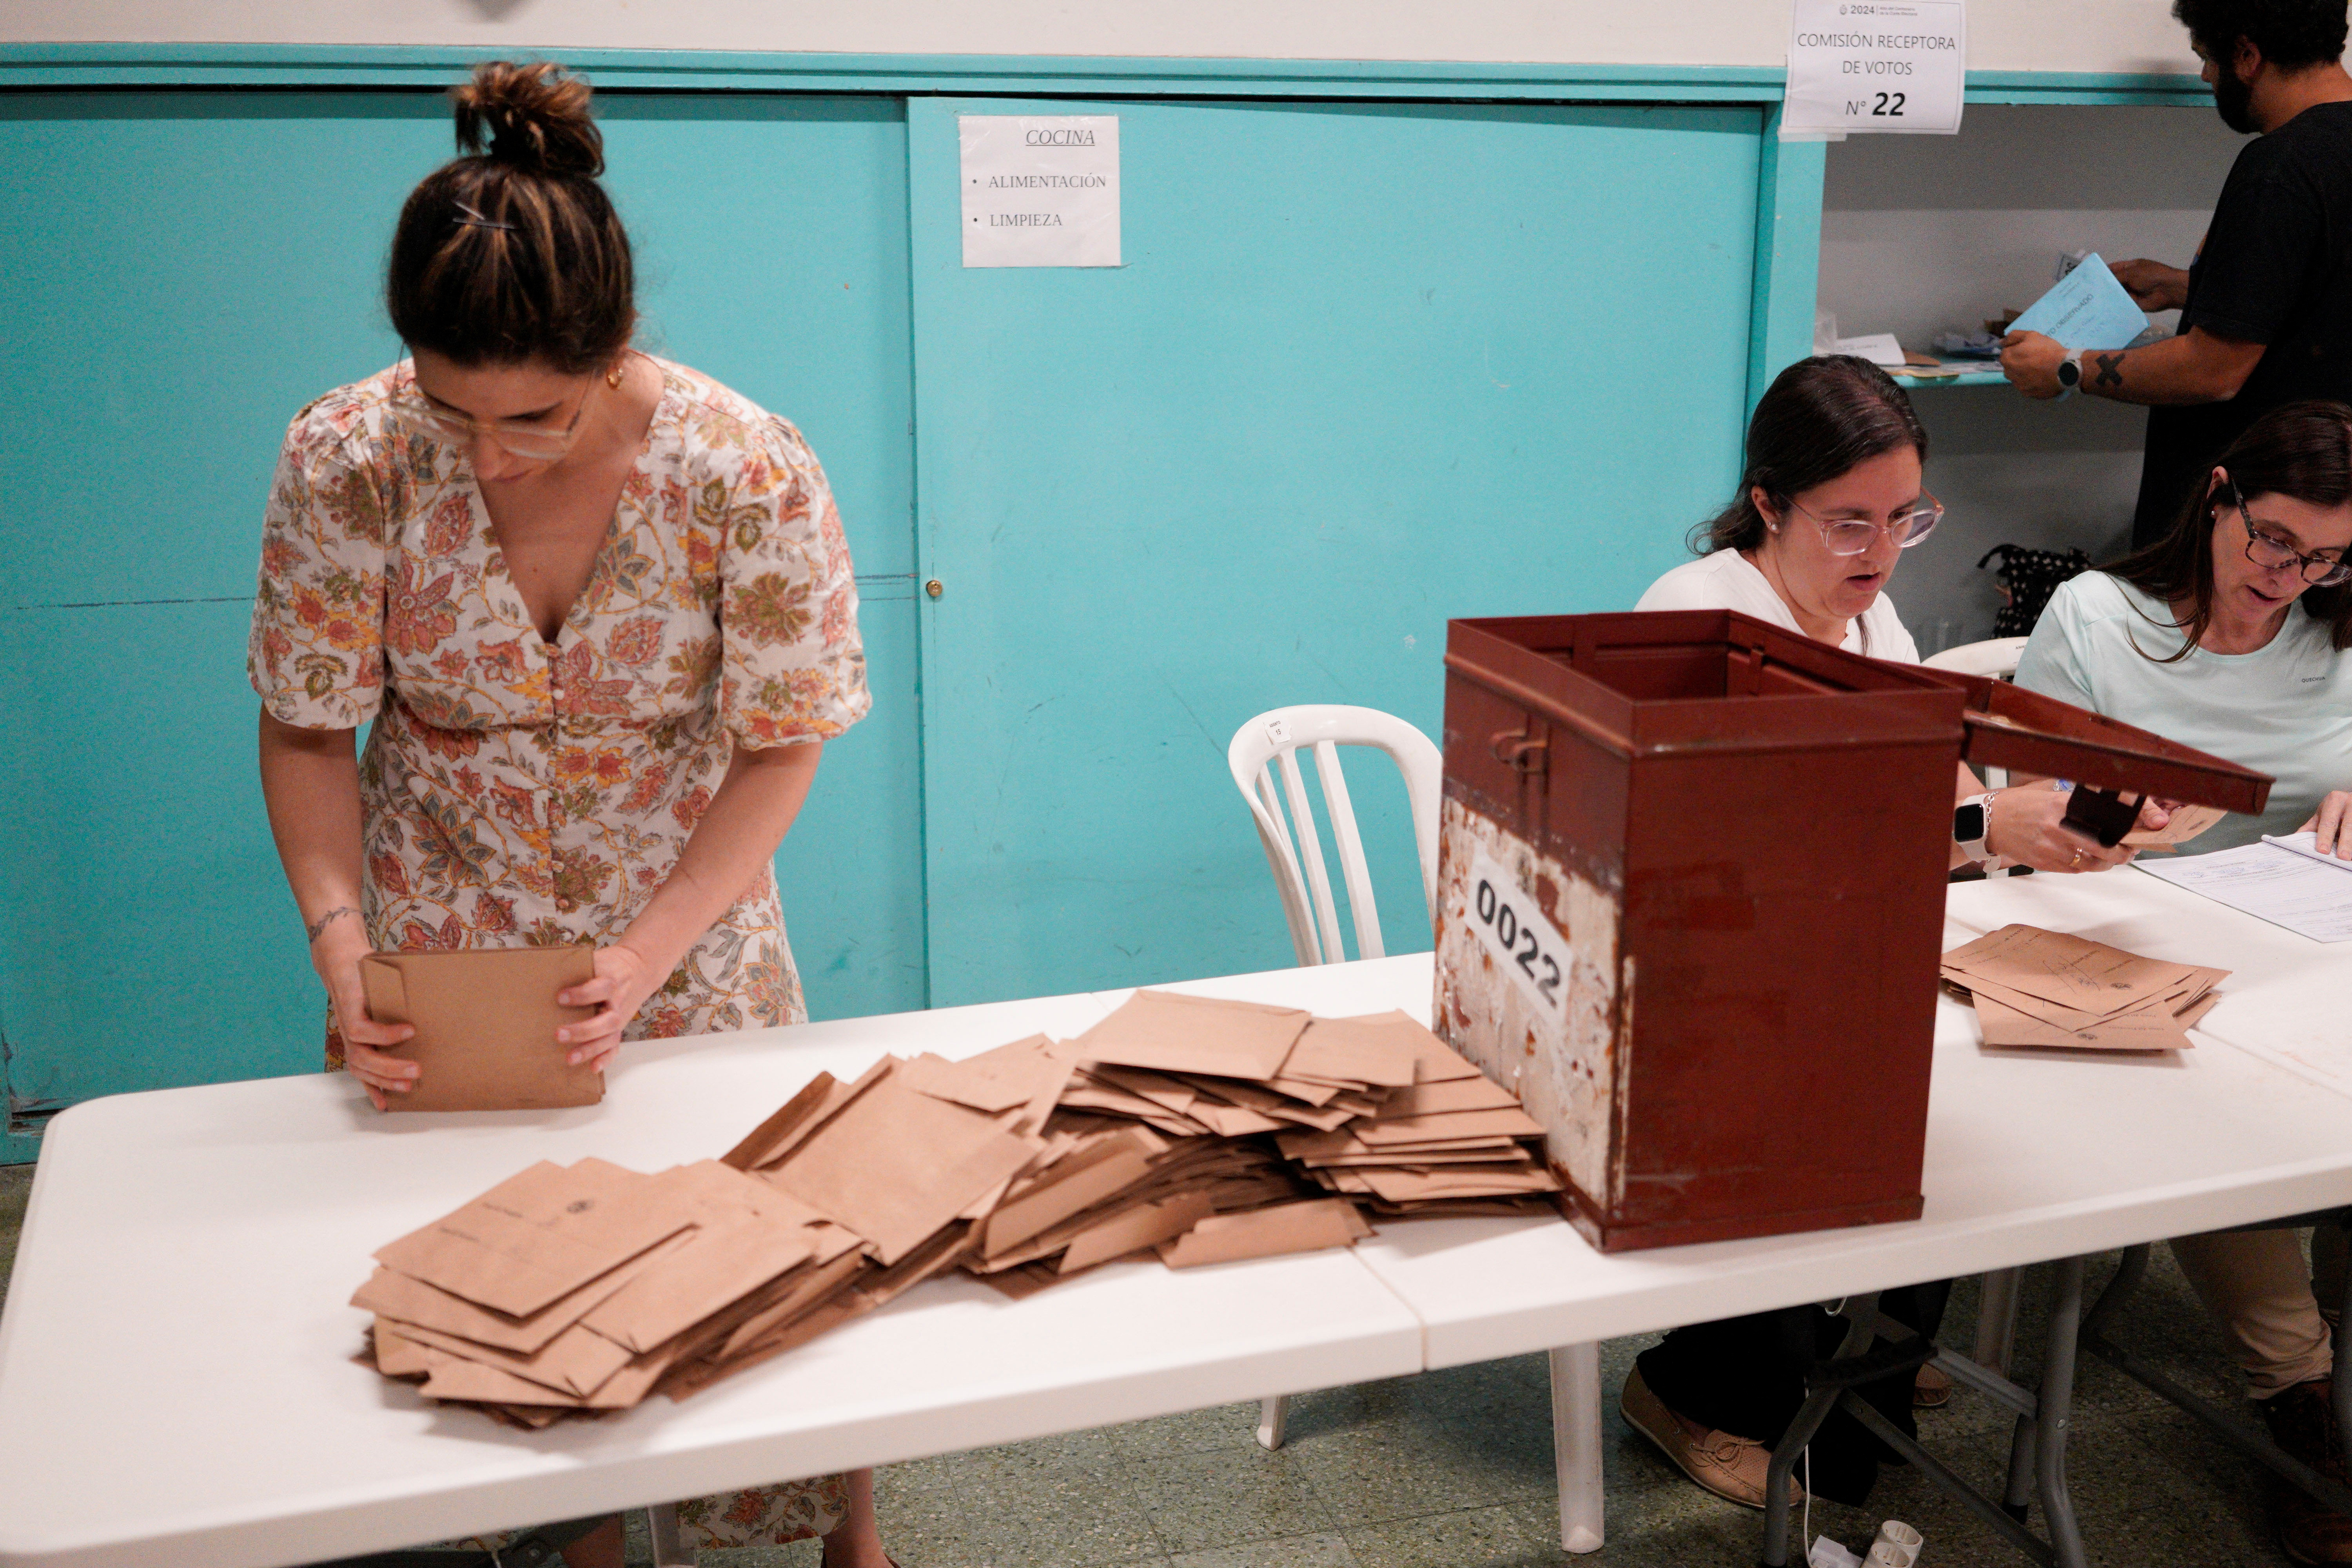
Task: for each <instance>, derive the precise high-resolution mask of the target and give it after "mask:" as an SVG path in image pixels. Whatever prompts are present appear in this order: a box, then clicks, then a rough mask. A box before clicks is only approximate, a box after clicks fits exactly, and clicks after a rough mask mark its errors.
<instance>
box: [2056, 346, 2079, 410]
mask: <svg viewBox="0 0 2352 1568" xmlns="http://www.w3.org/2000/svg"><path fill="white" fill-rule="evenodd" d="M2082 385H2083V351H2082V350H2081V349H2076V350H2075V351H2074V353H2070V354H2068V355H2067V356H2066V357H2065V358H2064V359H2062V360H2060V361H2059V362H2058V395H2059V396H2060V397H2062V398H2063V397H2072V396H2074V394H2075V393H2076V392H2078V391H2080V390H2081V389H2082Z"/></svg>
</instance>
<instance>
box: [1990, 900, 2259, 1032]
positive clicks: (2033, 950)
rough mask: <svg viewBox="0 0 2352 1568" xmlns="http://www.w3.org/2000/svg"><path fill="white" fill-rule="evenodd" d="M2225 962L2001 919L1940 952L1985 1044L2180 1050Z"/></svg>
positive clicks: (2208, 1004)
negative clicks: (2217, 964) (2162, 954)
mask: <svg viewBox="0 0 2352 1568" xmlns="http://www.w3.org/2000/svg"><path fill="white" fill-rule="evenodd" d="M2229 973H2230V972H2229V971H2228V970H2226V969H2203V968H2200V967H2199V966H2197V965H2195V964H2192V963H2165V962H2164V961H2163V960H2161V959H2154V958H2142V957H2140V956H2139V955H2138V954H2137V953H2132V952H2124V951H2123V950H2122V949H2121V948H2115V947H2109V946H2107V945H2106V944H2105V942H2092V941H2089V940H2088V939H2086V938H2084V937H2079V936H2068V935H2065V934H2064V933H2063V932H2060V931H2042V930H2041V929H2039V928H2038V927H2035V926H2029V925H2007V926H2003V927H2001V928H2000V930H1999V931H1994V932H1992V933H1991V934H1990V935H1989V936H1981V937H1979V938H1978V939H1977V940H1976V941H1974V942H1969V943H1968V944H1967V945H1966V946H1963V947H1956V948H1954V949H1952V951H1951V952H1948V953H1946V954H1944V981H1945V984H1948V985H1949V986H1950V987H1951V988H1952V989H1953V990H1954V991H1955V992H1957V993H1958V994H1960V995H1961V996H1963V997H1966V998H1968V999H1969V1000H1970V1001H1972V1002H1973V1003H1974V1004H1975V1005H1976V1010H1977V1019H1978V1022H1979V1024H1981V1025H1982V1026H1983V1028H1984V1043H1985V1044H1986V1045H1988V1046H2001V1047H2040V1048H2044V1049H2060V1050H2074V1051H2179V1050H2187V1049H2188V1048H2189V1047H2190V1046H2192V1045H2193V1044H2195V1042H2194V1041H2192V1040H2190V1039H2189V1028H2190V1026H2193V1025H2194V1024H2195V1023H2196V1022H2197V1020H2198V1019H2200V1018H2201V1017H2203V1016H2205V1014H2206V1011H2207V1009H2209V1008H2210V1007H2211V1006H2212V1005H2213V1004H2214V1003H2215V1002H2217V1001H2219V1000H2221V998H2219V997H2218V996H2216V995H2215V994H2213V987H2214V986H2215V985H2216V984H2219V983H2220V982H2221V980H2223V979H2225V978H2226V977H2227V976H2228V975H2229Z"/></svg>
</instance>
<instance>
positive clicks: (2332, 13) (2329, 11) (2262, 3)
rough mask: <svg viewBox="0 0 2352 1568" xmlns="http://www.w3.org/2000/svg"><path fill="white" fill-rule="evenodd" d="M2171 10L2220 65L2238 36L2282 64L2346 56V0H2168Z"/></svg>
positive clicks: (2284, 67) (2292, 65) (2291, 66)
mask: <svg viewBox="0 0 2352 1568" xmlns="http://www.w3.org/2000/svg"><path fill="white" fill-rule="evenodd" d="M2172 16H2173V20H2175V21H2177V22H2179V24H2180V25H2181V26H2184V27H2187V28H2188V29H2189V37H2191V38H2194V39H2195V40H2197V46H2198V47H2200V48H2201V49H2203V50H2204V51H2205V53H2206V54H2207V55H2209V56H2210V57H2211V58H2214V59H2217V60H2220V61H2221V63H2222V64H2223V66H2224V67H2226V66H2227V65H2228V64H2229V61H2230V58H2231V56H2232V55H2234V54H2236V53H2237V50H2238V40H2239V39H2240V38H2243V39H2245V40H2246V41H2247V42H2248V43H2250V44H2252V45H2253V46H2254V47H2256V48H2257V49H2260V50H2261V51H2262V52H2263V58H2264V59H2266V60H2268V61H2269V62H2270V63H2271V64H2273V65H2274V66H2277V67H2278V68H2280V69H2282V70H2290V71H2292V70H2300V69H2302V68H2304V67H2305V66H2324V65H2326V64H2327V63H2329V62H2330V61H2332V60H2338V59H2341V58H2344V32H2345V0H2172Z"/></svg>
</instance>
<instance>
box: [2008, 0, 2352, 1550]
mask: <svg viewBox="0 0 2352 1568" xmlns="http://www.w3.org/2000/svg"><path fill="white" fill-rule="evenodd" d="M2172 14H2173V16H2176V17H2178V18H2179V20H2180V21H2181V22H2183V23H2184V24H2186V25H2187V26H2188V28H2189V41H2190V43H2191V44H2192V45H2194V46H2195V47H2196V50H2197V54H2198V58H2200V59H2202V60H2203V61H2204V62H2205V71H2204V76H2205V80H2206V82H2207V83H2208V84H2209V85H2210V86H2211V88H2212V89H2213V104H2214V107H2215V108H2216V109H2217V110H2220V111H2221V119H2222V121H2223V122H2224V123H2226V124H2227V125H2228V126H2229V127H2230V129H2231V130H2232V131H2240V132H2248V133H2254V132H2259V134H2258V135H2257V136H2256V137H2255V140H2254V141H2252V142H2249V143H2247V145H2246V148H2245V150H2244V151H2243V152H2242V153H2239V154H2238V161H2237V163H2235V164H2234V165H2232V166H2231V170H2230V177H2229V179H2228V180H2227V181H2226V182H2225V183H2224V184H2222V186H2221V200H2220V201H2219V202H2218V203H2217V204H2215V205H2214V208H2213V221H2212V224H2211V226H2210V227H2208V228H2207V230H2206V232H2205V240H2204V243H2203V244H2202V245H2201V246H2200V247H2198V252H2197V258H2196V259H2195V260H2194V261H2192V262H2191V263H2190V264H2189V269H2188V270H2187V271H2186V272H2184V271H2181V270H2180V269H2179V268H2174V267H2167V266H2165V265H2164V264H2162V263H2161V262H2156V261H2126V262H2120V263H2118V264H2117V265H2116V268H2115V272H2116V280H2117V281H2119V282H2121V283H2122V284H2123V286H2124V287H2125V288H2126V289H2128V290H2130V292H2131V296H2132V298H2133V299H2134V300H2137V302H2138V304H2139V306H2140V308H2141V309H2142V310H2173V309H2176V308H2177V309H2178V310H2179V311H2180V331H2179V335H2178V336H2175V337H2172V338H2168V339H2166V340H2164V341H2163V342H2155V343H2150V344H2148V345H2147V346H2146V347H2145V348H2137V349H2127V350H2126V349H2117V350H2114V351H2111V352H2110V351H2102V350H2091V351H2087V352H2084V351H2077V352H2076V353H2071V354H2070V353H2068V352H2067V351H2066V350H2065V349H2064V348H2063V347H2062V346H2060V345H2059V344H2058V343H2057V342H2054V341H2053V340H2052V339H2050V338H2046V337H2043V336H2042V334H2041V333H2039V332H2012V333H2011V334H2010V336H2009V337H2008V338H2007V339H2005V340H2003V342H2002V345H2001V355H2000V364H2001V369H2002V370H2003V371H2004V372H2006V373H2007V374H2008V376H2009V379H2010V380H2011V382H2012V383H2014V384H2016V386H2017V388H2018V390H2019V391H2021V392H2022V393H2024V394H2025V395H2027V396H2028V397H2058V396H2063V395H2066V394H2067V393H2068V392H2070V391H2072V390H2074V384H2075V383H2077V382H2079V385H2080V389H2081V390H2082V391H2084V392H2086V393H2088V394H2090V395H2092V396H2094V397H2111V398H2114V399H2116V401H2118V402H2122V403H2143V404H2148V405H2152V406H2151V408H2150V411H2149V414H2148V418H2147V455H2146V457H2145V458H2143V459H2142V461H2141V468H2140V486H2139V506H2138V509H2137V512H2136V513H2135V515H2134V517H2133V520H2132V542H2133V544H2134V545H2135V546H2137V545H2140V544H2145V543H2147V542H2149V541H2150V540H2153V539H2156V538H2159V537H2161V536H2162V535H2163V534H2165V533H2166V532H2168V531H2170V530H2171V527H2172V525H2173V524H2174V523H2175V522H2176V521H2179V517H2180V514H2181V512H2182V510H2184V509H2185V508H2187V507H2188V506H2189V505H2190V504H2192V502H2193V500H2195V499H2197V498H2199V497H2201V496H2202V494H2203V493H2204V489H2205V479H2206V476H2207V475H2209V474H2210V472H2211V470H2212V465H2213V459H2214V458H2215V457H2216V456H2217V455H2219V454H2220V452H2221V449H2222V448H2223V447H2227V446H2228V445H2229V444H2230V442H2231V440H2233V439H2235V438H2236V437H2237V436H2238V435H2239V434H2240V433H2241V432H2242V431H2243V430H2244V429H2245V428H2246V427H2247V426H2250V425H2252V423H2253V422H2254V421H2255V419H2257V418H2259V417H2260V416H2262V415H2263V414H2265V413H2267V412H2268V411H2270V410H2271V409H2273V408H2275V407H2277V406H2278V405H2280V404H2283V403H2293V402H2294V401H2295V400H2297V399H2299V398H2305V397H2333V398H2340V399H2343V400H2345V401H2347V402H2352V76H2347V74H2346V73H2345V70H2344V67H2343V64H2342V59H2343V55H2344V39H2345V0H2173V7H2172ZM2330 1560H2331V1561H2333V1559H2330ZM2347 1560H2352V1559H2347Z"/></svg>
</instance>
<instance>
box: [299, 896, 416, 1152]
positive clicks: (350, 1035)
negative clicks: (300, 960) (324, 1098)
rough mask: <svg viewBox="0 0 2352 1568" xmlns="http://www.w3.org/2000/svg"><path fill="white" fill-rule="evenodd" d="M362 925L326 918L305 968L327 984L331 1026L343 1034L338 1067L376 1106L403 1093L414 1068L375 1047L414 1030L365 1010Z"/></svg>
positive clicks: (412, 1080)
mask: <svg viewBox="0 0 2352 1568" xmlns="http://www.w3.org/2000/svg"><path fill="white" fill-rule="evenodd" d="M368 952H369V948H368V940H367V928H366V927H364V926H363V925H362V924H361V923H360V922H359V921H356V920H339V921H329V922H328V923H327V925H326V927H325V929H324V930H322V931H320V932H319V936H318V940H317V941H315V942H312V943H311V944H310V967H311V968H313V969H315V970H317V971H318V972H319V979H320V983H321V984H324V985H325V986H326V988H327V995H328V996H329V997H330V998H331V1000H332V1002H333V1004H334V1009H335V1026H336V1027H337V1028H338V1029H340V1030H341V1032H342V1037H343V1068H344V1069H345V1070H346V1071H348V1072H349V1073H350V1074H351V1075H352V1077H353V1078H355V1079H359V1080H360V1082H361V1083H362V1084H364V1085H366V1086H367V1092H368V1099H370V1100H373V1101H374V1102H375V1108H376V1109H377V1110H383V1106H384V1101H383V1097H384V1095H385V1094H387V1093H392V1094H405V1093H407V1092H408V1090H409V1088H410V1086H411V1085H413V1084H414V1083H415V1081H416V1075H417V1073H418V1071H419V1070H420V1069H419V1068H418V1067H417V1065H416V1064H415V1062H409V1061H403V1060H401V1059H400V1058H397V1057H388V1056H385V1055H384V1054H383V1051H382V1050H381V1049H379V1048H378V1047H383V1046H396V1045H398V1044H400V1042H401V1041H403V1040H405V1039H407V1038H408V1037H410V1036H411V1035H414V1034H415V1033H416V1030H415V1026H412V1025H408V1024H379V1023H377V1022H376V1021H375V1019H374V1018H373V1017H372V1016H369V1014H368V1005H367V992H366V990H365V988H364V987H362V985H361V984H360V960H361V959H362V958H365V957H366V956H367V955H368Z"/></svg>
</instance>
